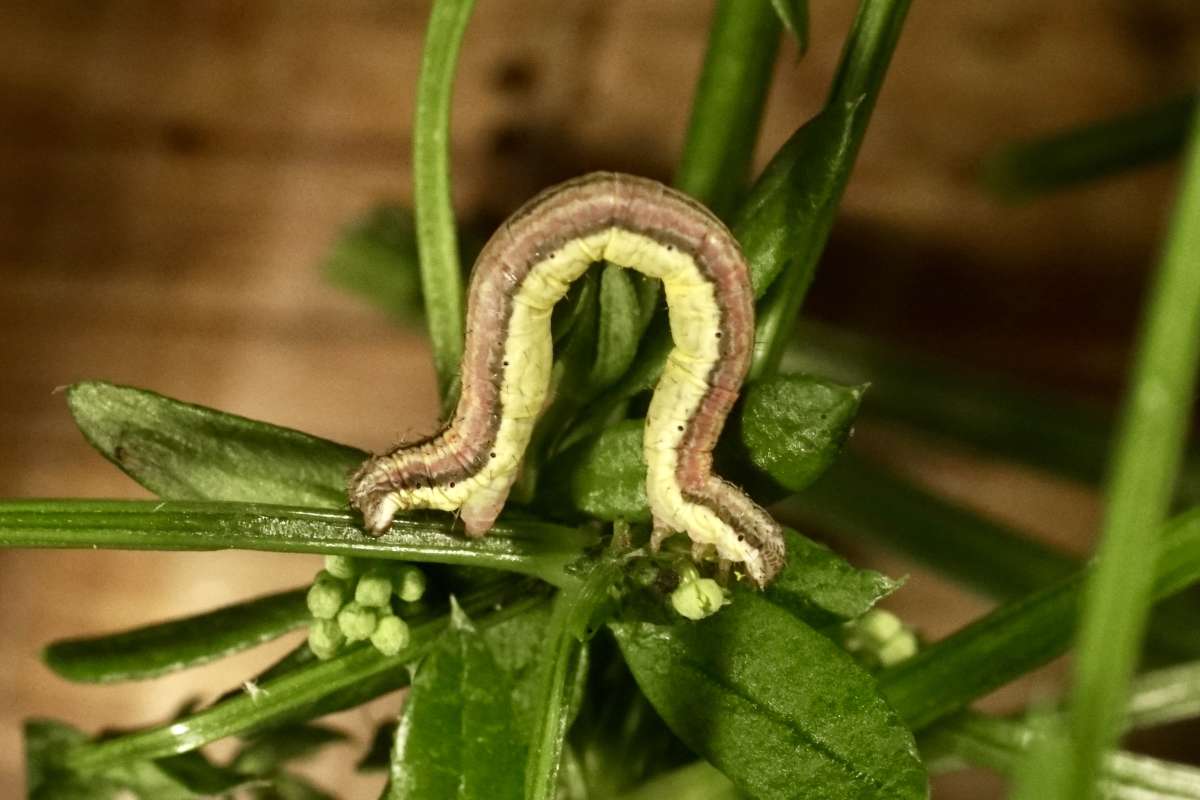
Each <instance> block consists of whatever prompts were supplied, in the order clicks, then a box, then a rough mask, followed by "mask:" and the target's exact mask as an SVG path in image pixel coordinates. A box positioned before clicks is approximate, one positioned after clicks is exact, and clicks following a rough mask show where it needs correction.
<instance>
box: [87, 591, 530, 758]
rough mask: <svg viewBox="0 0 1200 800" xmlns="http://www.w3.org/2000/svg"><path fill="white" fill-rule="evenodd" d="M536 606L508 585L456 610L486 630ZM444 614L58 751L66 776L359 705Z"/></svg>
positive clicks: (430, 636)
mask: <svg viewBox="0 0 1200 800" xmlns="http://www.w3.org/2000/svg"><path fill="white" fill-rule="evenodd" d="M543 601H544V594H542V593H541V592H539V591H538V590H537V589H536V588H534V587H533V586H531V585H530V584H529V583H526V582H523V581H516V582H512V581H508V582H505V583H504V584H503V585H499V586H496V587H493V588H491V589H488V590H484V591H480V592H477V593H475V594H473V595H472V596H470V597H467V598H464V600H463V608H465V609H467V610H468V612H469V613H472V614H475V617H476V620H477V623H476V624H477V625H479V626H480V627H486V626H488V625H492V624H495V623H498V622H501V621H503V620H505V619H508V618H509V617H511V616H513V615H514V614H519V613H521V612H523V611H525V610H526V609H528V608H531V607H534V606H536V605H537V604H539V603H541V602H543ZM448 623H449V620H448V617H447V615H446V614H440V615H437V616H430V617H425V618H416V619H410V620H409V628H410V631H411V633H412V638H411V640H410V642H409V646H408V647H407V648H406V649H405V650H404V651H403V652H401V653H399V654H397V655H395V656H384V655H382V654H380V653H379V651H378V650H376V649H375V648H373V647H370V646H367V645H365V644H364V645H358V646H353V647H349V648H347V649H346V650H345V651H344V652H342V653H340V654H339V655H337V656H335V657H334V658H331V659H329V660H328V661H318V662H313V663H310V664H308V665H306V666H303V667H298V668H296V669H294V670H292V671H290V672H287V673H285V674H283V675H280V676H278V677H276V678H274V679H272V680H269V681H264V682H262V683H261V684H259V685H258V686H257V690H256V691H255V692H254V693H253V694H250V693H243V694H240V695H238V696H237V697H234V698H232V699H229V700H224V701H222V702H219V703H217V704H216V705H213V706H211V707H210V708H206V709H204V710H202V711H198V712H196V713H195V714H191V715H189V716H187V717H184V718H182V719H179V720H174V721H172V722H170V723H168V724H166V725H161V726H158V727H153V728H149V729H146V730H142V731H137V732H134V733H128V734H124V735H121V736H117V737H115V738H112V739H106V740H104V741H99V742H90V743H86V744H80V745H77V746H74V747H72V748H70V749H69V750H68V751H66V752H65V753H64V757H63V761H64V764H65V765H66V766H68V767H69V768H70V769H72V770H74V771H79V772H91V771H97V770H104V769H108V768H109V767H112V766H114V765H120V764H123V763H130V762H135V761H144V760H146V759H152V758H161V757H163V756H169V755H173V754H177V753H183V752H188V751H191V750H195V749H197V748H199V747H203V746H204V745H206V744H208V743H209V742H214V741H217V740H218V739H223V738H225V737H227V736H235V735H242V734H245V733H247V732H250V731H261V730H264V729H266V728H268V727H271V726H276V725H282V724H287V723H293V722H297V721H302V720H307V719H313V718H315V717H318V716H322V715H324V714H327V713H332V712H333V711H336V710H341V709H342V708H346V707H350V706H352V705H357V704H359V703H362V702H365V701H366V700H368V699H371V698H372V697H374V696H377V695H379V694H382V693H384V692H386V691H391V690H393V689H395V688H398V687H400V686H403V685H405V684H406V683H407V682H408V665H409V664H411V663H413V662H415V661H418V660H419V659H420V658H421V657H422V656H424V655H425V654H426V653H427V652H428V651H429V648H430V647H432V645H433V643H434V642H435V641H436V640H437V638H438V636H439V635H440V634H441V633H442V631H444V630H445V629H446V627H447V626H448Z"/></svg>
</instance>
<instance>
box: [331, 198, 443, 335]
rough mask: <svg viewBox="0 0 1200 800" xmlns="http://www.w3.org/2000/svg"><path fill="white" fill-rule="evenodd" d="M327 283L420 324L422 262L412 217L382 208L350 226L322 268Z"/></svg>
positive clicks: (394, 208) (422, 311)
mask: <svg viewBox="0 0 1200 800" xmlns="http://www.w3.org/2000/svg"><path fill="white" fill-rule="evenodd" d="M322 272H323V274H324V276H325V279H326V280H328V281H329V282H330V283H332V284H333V285H335V286H337V287H339V288H341V289H345V290H347V291H349V292H352V293H354V294H356V295H360V296H362V297H364V298H366V299H368V300H370V301H371V303H373V304H374V305H376V306H378V307H379V308H381V309H383V310H384V311H386V312H387V313H388V314H389V315H390V316H391V317H392V318H393V319H395V320H397V321H398V322H402V323H405V324H409V325H411V324H414V323H417V322H422V321H423V320H424V316H425V309H424V305H423V298H422V296H421V279H420V260H419V259H418V257H417V238H416V231H415V230H414V228H413V220H412V214H411V213H410V212H409V211H408V209H405V208H400V207H398V206H394V205H380V206H376V207H375V208H373V209H371V211H370V212H369V213H368V214H367V216H366V217H365V218H364V219H362V220H359V221H356V222H355V223H353V224H351V225H349V226H347V228H346V229H345V230H344V231H342V233H341V234H340V235H339V236H338V239H337V241H336V242H334V245H333V249H332V250H331V251H330V253H329V255H328V256H326V258H325V263H324V264H323V265H322Z"/></svg>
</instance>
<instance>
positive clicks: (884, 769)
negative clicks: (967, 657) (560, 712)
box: [612, 591, 928, 800]
mask: <svg viewBox="0 0 1200 800" xmlns="http://www.w3.org/2000/svg"><path fill="white" fill-rule="evenodd" d="M612 627H613V631H614V632H615V633H616V636H617V640H618V642H619V643H620V645H621V650H622V652H623V653H624V654H625V658H626V661H627V662H628V664H629V667H630V669H631V670H632V671H633V674H634V676H635V677H636V678H637V681H638V684H639V685H640V686H641V687H642V691H644V692H645V693H646V696H647V697H648V698H649V699H650V702H651V703H653V705H654V707H655V709H657V710H658V712H659V714H661V715H662V717H663V719H665V720H666V721H667V724H668V725H670V726H671V729H672V730H674V731H675V733H676V734H677V735H678V736H679V737H680V738H681V739H683V740H684V741H685V742H686V743H687V744H688V745H689V746H690V747H691V748H692V749H694V750H695V751H696V752H697V753H699V754H700V755H702V756H704V757H705V758H706V759H708V760H709V761H710V762H711V763H712V764H713V765H714V766H716V767H717V768H718V769H720V770H721V771H722V772H723V773H725V774H726V775H727V776H728V777H729V778H730V779H731V780H733V781H734V783H735V784H737V785H738V786H739V787H740V788H741V789H743V790H744V791H746V792H748V793H749V794H750V795H751V796H752V797H755V798H758V800H777V799H778V800H783V799H784V798H787V799H788V800H792V799H793V798H802V797H803V798H809V797H820V798H822V800H915V799H916V798H925V797H927V792H928V785H927V779H926V775H925V769H924V767H923V766H922V764H921V761H920V759H919V757H918V755H917V752H916V746H915V744H914V742H913V738H912V734H911V733H910V732H909V731H908V729H907V728H905V727H904V725H903V724H902V723H901V721H900V719H899V717H898V716H897V715H896V713H895V712H894V711H892V709H891V708H890V707H888V705H887V704H886V703H885V702H884V701H883V699H882V698H881V697H880V695H879V693H878V691H877V690H876V687H875V682H874V680H873V679H872V678H871V676H870V675H868V674H867V673H866V672H864V671H863V670H862V669H861V668H860V667H859V666H858V665H856V664H855V663H854V662H853V661H852V660H851V659H850V657H849V656H848V655H846V654H845V653H844V652H843V651H842V650H840V649H839V648H838V647H837V646H836V645H835V644H834V643H833V642H832V641H830V640H829V639H827V638H826V637H825V636H822V635H821V634H820V633H818V632H817V631H815V630H813V629H812V628H810V627H809V626H808V625H805V624H804V623H803V622H801V621H800V620H798V619H796V618H795V617H793V616H792V615H790V614H788V613H787V612H786V611H784V610H782V609H780V608H778V607H776V606H773V605H772V604H771V603H769V602H768V601H767V600H765V599H764V598H762V597H761V596H760V595H757V594H753V593H751V592H748V591H746V592H739V593H737V594H736V595H735V598H734V602H733V604H732V605H731V606H729V607H727V608H725V609H723V610H722V611H721V612H720V613H719V614H716V615H714V616H712V617H710V618H708V619H707V620H704V621H703V622H700V623H677V624H674V625H654V624H651V623H644V622H625V623H616V624H614V625H613V626H612Z"/></svg>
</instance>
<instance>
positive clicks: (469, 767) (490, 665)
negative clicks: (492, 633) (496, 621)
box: [388, 607, 525, 800]
mask: <svg viewBox="0 0 1200 800" xmlns="http://www.w3.org/2000/svg"><path fill="white" fill-rule="evenodd" d="M524 763H525V746H524V742H523V740H522V738H521V737H520V736H519V735H518V731H517V729H516V727H515V725H514V719H513V713H512V702H511V685H510V684H509V681H508V675H507V674H505V672H504V671H503V670H502V669H501V668H500V666H499V665H498V664H497V663H496V659H495V658H493V656H492V654H491V651H490V650H489V649H488V646H487V644H486V642H485V641H484V639H483V637H482V636H481V635H480V634H479V633H478V631H476V630H475V628H474V627H473V626H472V625H471V623H470V622H469V621H468V620H467V618H466V615H465V614H463V613H462V611H461V610H459V609H457V607H456V608H455V610H454V612H453V615H452V622H451V625H450V627H449V628H448V629H447V630H446V632H445V633H443V634H442V636H441V637H440V638H439V640H438V642H437V644H436V645H434V648H433V651H432V652H431V653H430V655H429V657H428V658H427V659H425V661H424V662H423V663H422V664H421V665H420V667H419V668H418V669H417V674H416V676H415V677H414V678H413V681H412V690H411V692H410V693H409V696H408V701H407V702H406V703H405V706H404V713H403V716H402V717H401V718H400V724H399V726H398V728H397V730H396V745H395V749H394V751H393V754H392V765H391V770H390V788H389V792H388V797H389V798H390V800H432V798H439V800H475V799H476V798H478V799H479V800H521V798H522V797H523V792H524V790H523V781H524V775H523V770H522V765H523V764H524Z"/></svg>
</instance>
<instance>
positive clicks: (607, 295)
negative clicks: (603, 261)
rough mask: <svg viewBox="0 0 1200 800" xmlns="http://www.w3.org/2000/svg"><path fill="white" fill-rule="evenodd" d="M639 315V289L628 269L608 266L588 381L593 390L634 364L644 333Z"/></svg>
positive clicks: (617, 376) (604, 275)
mask: <svg viewBox="0 0 1200 800" xmlns="http://www.w3.org/2000/svg"><path fill="white" fill-rule="evenodd" d="M640 317H641V311H640V306H639V304H638V295H637V288H636V287H635V286H634V283H633V278H632V277H631V276H630V274H629V271H628V270H625V269H621V268H620V267H616V266H613V265H611V264H607V265H605V267H604V271H603V272H602V273H601V275H600V317H599V324H598V327H597V331H596V360H595V362H594V363H593V364H592V374H591V376H590V378H589V380H588V383H589V384H590V385H591V387H592V389H593V390H599V389H603V388H604V387H606V386H608V385H610V384H611V383H612V382H613V381H615V380H616V379H617V378H620V377H621V376H622V375H624V374H625V371H626V370H627V369H629V365H630V364H631V363H633V357H634V356H635V355H636V354H637V347H638V342H639V341H640V340H641V336H642V329H641V328H640V327H639V325H638V323H639V321H640Z"/></svg>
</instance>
